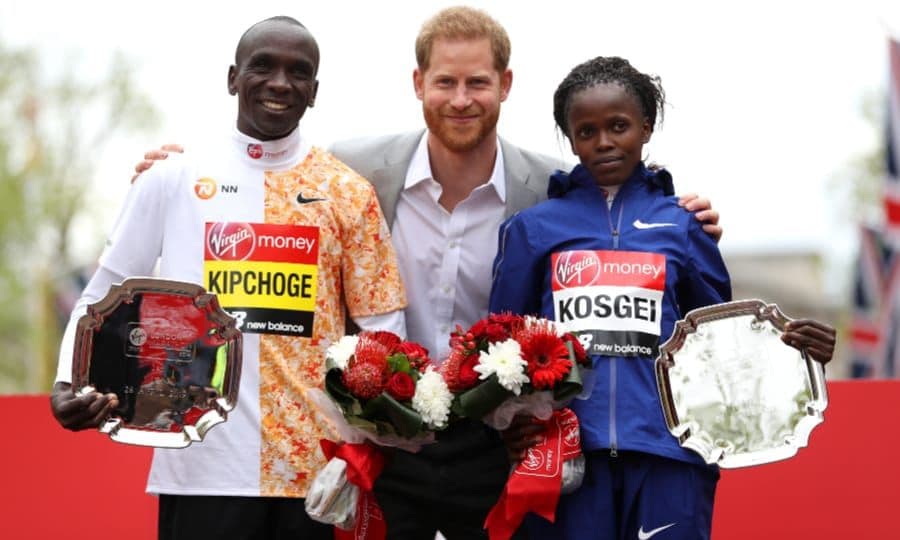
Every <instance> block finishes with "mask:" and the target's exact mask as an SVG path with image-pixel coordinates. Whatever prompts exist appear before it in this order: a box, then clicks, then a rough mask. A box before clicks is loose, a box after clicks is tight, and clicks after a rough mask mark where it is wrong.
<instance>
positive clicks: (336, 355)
mask: <svg viewBox="0 0 900 540" xmlns="http://www.w3.org/2000/svg"><path fill="white" fill-rule="evenodd" d="M358 341H359V337H358V336H344V337H342V338H341V339H340V340H338V342H337V343H332V344H331V346H330V347H328V349H327V350H326V351H325V358H326V359H327V360H331V361H332V362H334V366H335V367H336V368H338V369H340V370H341V371H343V370H345V369H347V363H348V362H350V357H351V356H353V353H354V352H356V343H357V342H358Z"/></svg>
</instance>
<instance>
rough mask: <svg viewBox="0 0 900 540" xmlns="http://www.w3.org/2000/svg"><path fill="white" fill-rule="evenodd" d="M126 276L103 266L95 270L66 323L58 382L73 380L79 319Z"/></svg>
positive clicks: (57, 375)
mask: <svg viewBox="0 0 900 540" xmlns="http://www.w3.org/2000/svg"><path fill="white" fill-rule="evenodd" d="M125 277H126V276H123V275H121V274H117V273H115V272H113V271H112V270H109V269H107V268H105V267H103V266H101V267H99V268H98V269H97V271H96V272H94V275H93V276H92V277H91V280H90V281H89V282H88V284H87V286H86V287H85V288H84V292H82V293H81V298H79V299H78V302H76V304H75V308H74V309H72V315H71V316H70V317H69V323H68V324H67V325H66V331H65V333H64V334H63V338H62V344H60V346H59V360H58V361H57V364H56V382H72V354H73V352H74V349H75V331H76V330H77V328H76V327H77V326H78V319H80V318H81V316H82V315H84V314H85V313H87V307H88V306H89V305H91V304H93V303H95V302H97V301H99V300H100V299H101V298H103V297H104V296H106V293H107V292H109V288H110V286H112V285H113V284H114V283H122V281H124V280H125Z"/></svg>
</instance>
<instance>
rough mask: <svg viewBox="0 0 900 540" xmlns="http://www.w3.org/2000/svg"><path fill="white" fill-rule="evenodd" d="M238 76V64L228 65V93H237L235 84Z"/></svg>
mask: <svg viewBox="0 0 900 540" xmlns="http://www.w3.org/2000/svg"><path fill="white" fill-rule="evenodd" d="M236 78H237V66H235V65H234V64H232V65H230V66H228V93H229V94H231V95H232V96H234V95H237V86H235V85H234V80H235V79H236Z"/></svg>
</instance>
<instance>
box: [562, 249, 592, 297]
mask: <svg viewBox="0 0 900 540" xmlns="http://www.w3.org/2000/svg"><path fill="white" fill-rule="evenodd" d="M553 274H554V276H556V281H557V282H558V283H559V284H560V285H561V286H562V287H563V288H568V287H583V286H585V285H590V284H591V283H593V282H594V281H595V280H596V279H597V277H598V276H599V275H600V259H599V258H598V257H597V254H596V253H594V252H593V251H564V252H562V253H560V254H558V255H557V257H556V263H555V266H554V268H553Z"/></svg>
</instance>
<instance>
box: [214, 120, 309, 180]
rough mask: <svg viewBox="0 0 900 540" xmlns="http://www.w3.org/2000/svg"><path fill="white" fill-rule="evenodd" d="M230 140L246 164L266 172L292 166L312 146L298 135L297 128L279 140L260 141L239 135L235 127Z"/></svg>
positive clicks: (307, 152) (298, 130) (242, 134)
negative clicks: (266, 170)
mask: <svg viewBox="0 0 900 540" xmlns="http://www.w3.org/2000/svg"><path fill="white" fill-rule="evenodd" d="M231 138H232V140H233V141H234V144H235V146H237V147H238V151H239V152H240V153H241V156H242V157H243V158H244V159H245V160H246V161H247V162H249V163H250V164H251V165H253V166H256V167H261V168H264V169H268V170H276V169H283V168H287V167H290V166H293V165H295V164H296V163H297V162H298V161H300V160H301V159H303V158H304V157H305V156H306V155H307V154H309V151H310V150H311V149H312V145H311V144H310V143H309V142H308V141H307V140H306V138H304V137H302V136H301V135H300V129H299V128H294V131H292V132H290V133H289V134H288V135H287V136H285V137H282V138H281V139H273V140H271V141H260V140H258V139H255V138H253V137H251V136H249V135H246V134H244V133H241V132H240V131H238V129H237V127H235V128H234V131H233V132H232V137H231Z"/></svg>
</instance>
